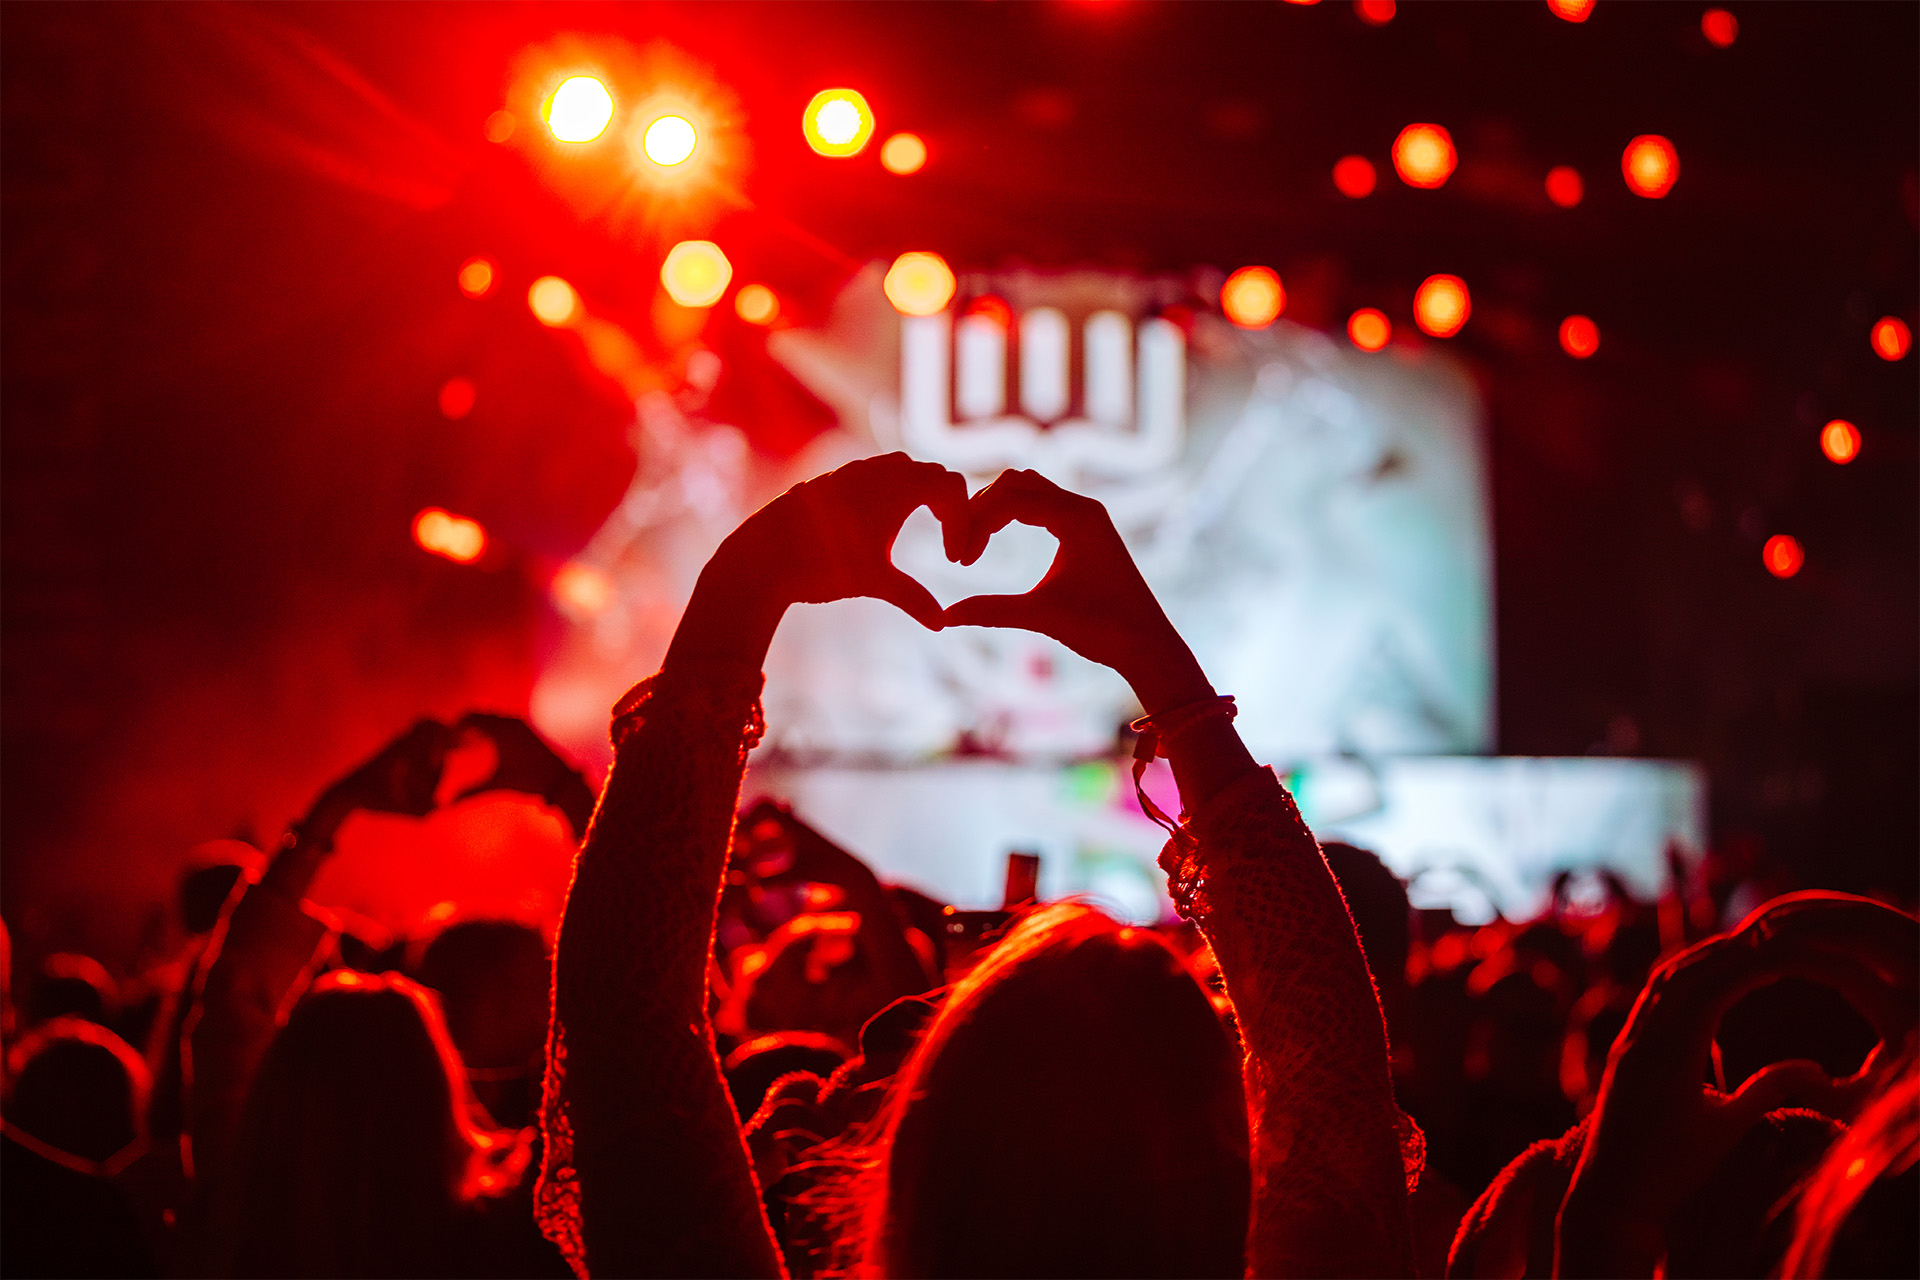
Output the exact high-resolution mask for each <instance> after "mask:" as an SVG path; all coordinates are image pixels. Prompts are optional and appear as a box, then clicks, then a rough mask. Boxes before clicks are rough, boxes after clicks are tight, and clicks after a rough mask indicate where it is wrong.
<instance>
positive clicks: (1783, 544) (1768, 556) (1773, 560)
mask: <svg viewBox="0 0 1920 1280" xmlns="http://www.w3.org/2000/svg"><path fill="white" fill-rule="evenodd" d="M1760 562H1761V563H1762V564H1764V565H1766V566H1767V572H1768V573H1770V574H1772V575H1773V576H1774V577H1776V578H1791V577H1792V576H1793V575H1794V574H1796V573H1798V572H1800V566H1801V565H1803V564H1805V563H1806V562H1807V553H1806V552H1804V551H1802V550H1801V549H1800V541H1799V539H1797V538H1792V537H1789V536H1787V535H1786V534H1784V533H1776V534H1774V535H1773V536H1772V537H1771V538H1768V539H1767V545H1766V546H1764V547H1762V548H1760Z"/></svg>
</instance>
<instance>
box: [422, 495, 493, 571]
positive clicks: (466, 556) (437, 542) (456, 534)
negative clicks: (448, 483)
mask: <svg viewBox="0 0 1920 1280" xmlns="http://www.w3.org/2000/svg"><path fill="white" fill-rule="evenodd" d="M413 540H414V541H415V542H416V543H418V544H419V546H420V549H421V550H422V551H429V552H432V553H433V554H434V555H436V556H444V557H446V558H447V559H448V560H451V561H453V562H454V563H455V564H472V563H473V562H474V561H475V560H478V559H479V558H480V556H481V553H483V552H484V551H486V549H487V531H486V530H485V529H483V528H481V527H480V522H479V521H478V520H469V519H467V518H466V517H465V516H456V515H454V514H453V513H452V512H450V511H442V510H441V509H440V508H439V507H428V508H426V509H425V510H423V511H422V512H421V513H420V514H419V515H417V516H415V517H414V518H413Z"/></svg>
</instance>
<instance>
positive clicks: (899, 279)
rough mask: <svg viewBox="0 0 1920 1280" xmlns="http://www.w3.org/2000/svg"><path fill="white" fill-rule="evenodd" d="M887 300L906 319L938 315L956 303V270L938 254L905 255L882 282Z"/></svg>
mask: <svg viewBox="0 0 1920 1280" xmlns="http://www.w3.org/2000/svg"><path fill="white" fill-rule="evenodd" d="M881 284H882V287H883V288H884V289H885V290H886V293H887V301H888V302H891V303H892V304H893V309H894V310H895V311H898V312H899V313H900V314H901V315H903V316H932V315H938V314H939V313H940V312H941V311H942V310H944V309H945V308H946V305H947V303H949V302H951V301H953V291H954V289H955V287H956V286H957V284H958V282H957V281H956V280H955V279H954V278H953V268H951V267H949V266H948V265H947V261H946V259H945V258H942V257H941V256H940V255H939V254H937V253H918V252H916V253H903V254H901V255H900V256H899V257H897V258H895V259H894V260H893V265H892V266H891V267H888V268H887V278H886V279H885V280H884V281H882V282H881Z"/></svg>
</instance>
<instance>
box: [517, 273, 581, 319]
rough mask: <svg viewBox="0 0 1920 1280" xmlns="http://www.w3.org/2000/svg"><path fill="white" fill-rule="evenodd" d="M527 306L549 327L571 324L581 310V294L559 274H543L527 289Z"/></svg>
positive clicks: (535, 316)
mask: <svg viewBox="0 0 1920 1280" xmlns="http://www.w3.org/2000/svg"><path fill="white" fill-rule="evenodd" d="M527 306H528V307H530V308H531V309H532V311H533V314H534V318H535V319H537V320H538V321H539V322H540V323H541V324H544V325H546V326H548V327H549V328H555V329H557V328H559V327H560V326H562V325H565V324H570V323H571V322H572V321H573V319H574V317H575V316H576V315H578V314H579V312H580V295H579V294H577V293H575V292H574V291H573V286H572V285H570V284H568V283H567V282H566V281H565V280H562V279H561V278H560V277H559V276H541V277H540V278H539V279H538V280H535V281H534V282H533V284H532V285H531V286H530V287H529V288H528V289H527Z"/></svg>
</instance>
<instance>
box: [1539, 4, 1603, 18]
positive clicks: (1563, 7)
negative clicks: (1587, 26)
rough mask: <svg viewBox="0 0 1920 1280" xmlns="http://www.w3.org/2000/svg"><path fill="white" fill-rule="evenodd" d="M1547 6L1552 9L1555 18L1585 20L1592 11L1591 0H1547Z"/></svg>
mask: <svg viewBox="0 0 1920 1280" xmlns="http://www.w3.org/2000/svg"><path fill="white" fill-rule="evenodd" d="M1547 8H1549V9H1551V10H1553V16H1554V17H1556V18H1565V19H1566V20H1567V21H1568V22H1585V21H1586V20H1587V19H1588V17H1590V16H1591V15H1592V13H1593V0H1547Z"/></svg>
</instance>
